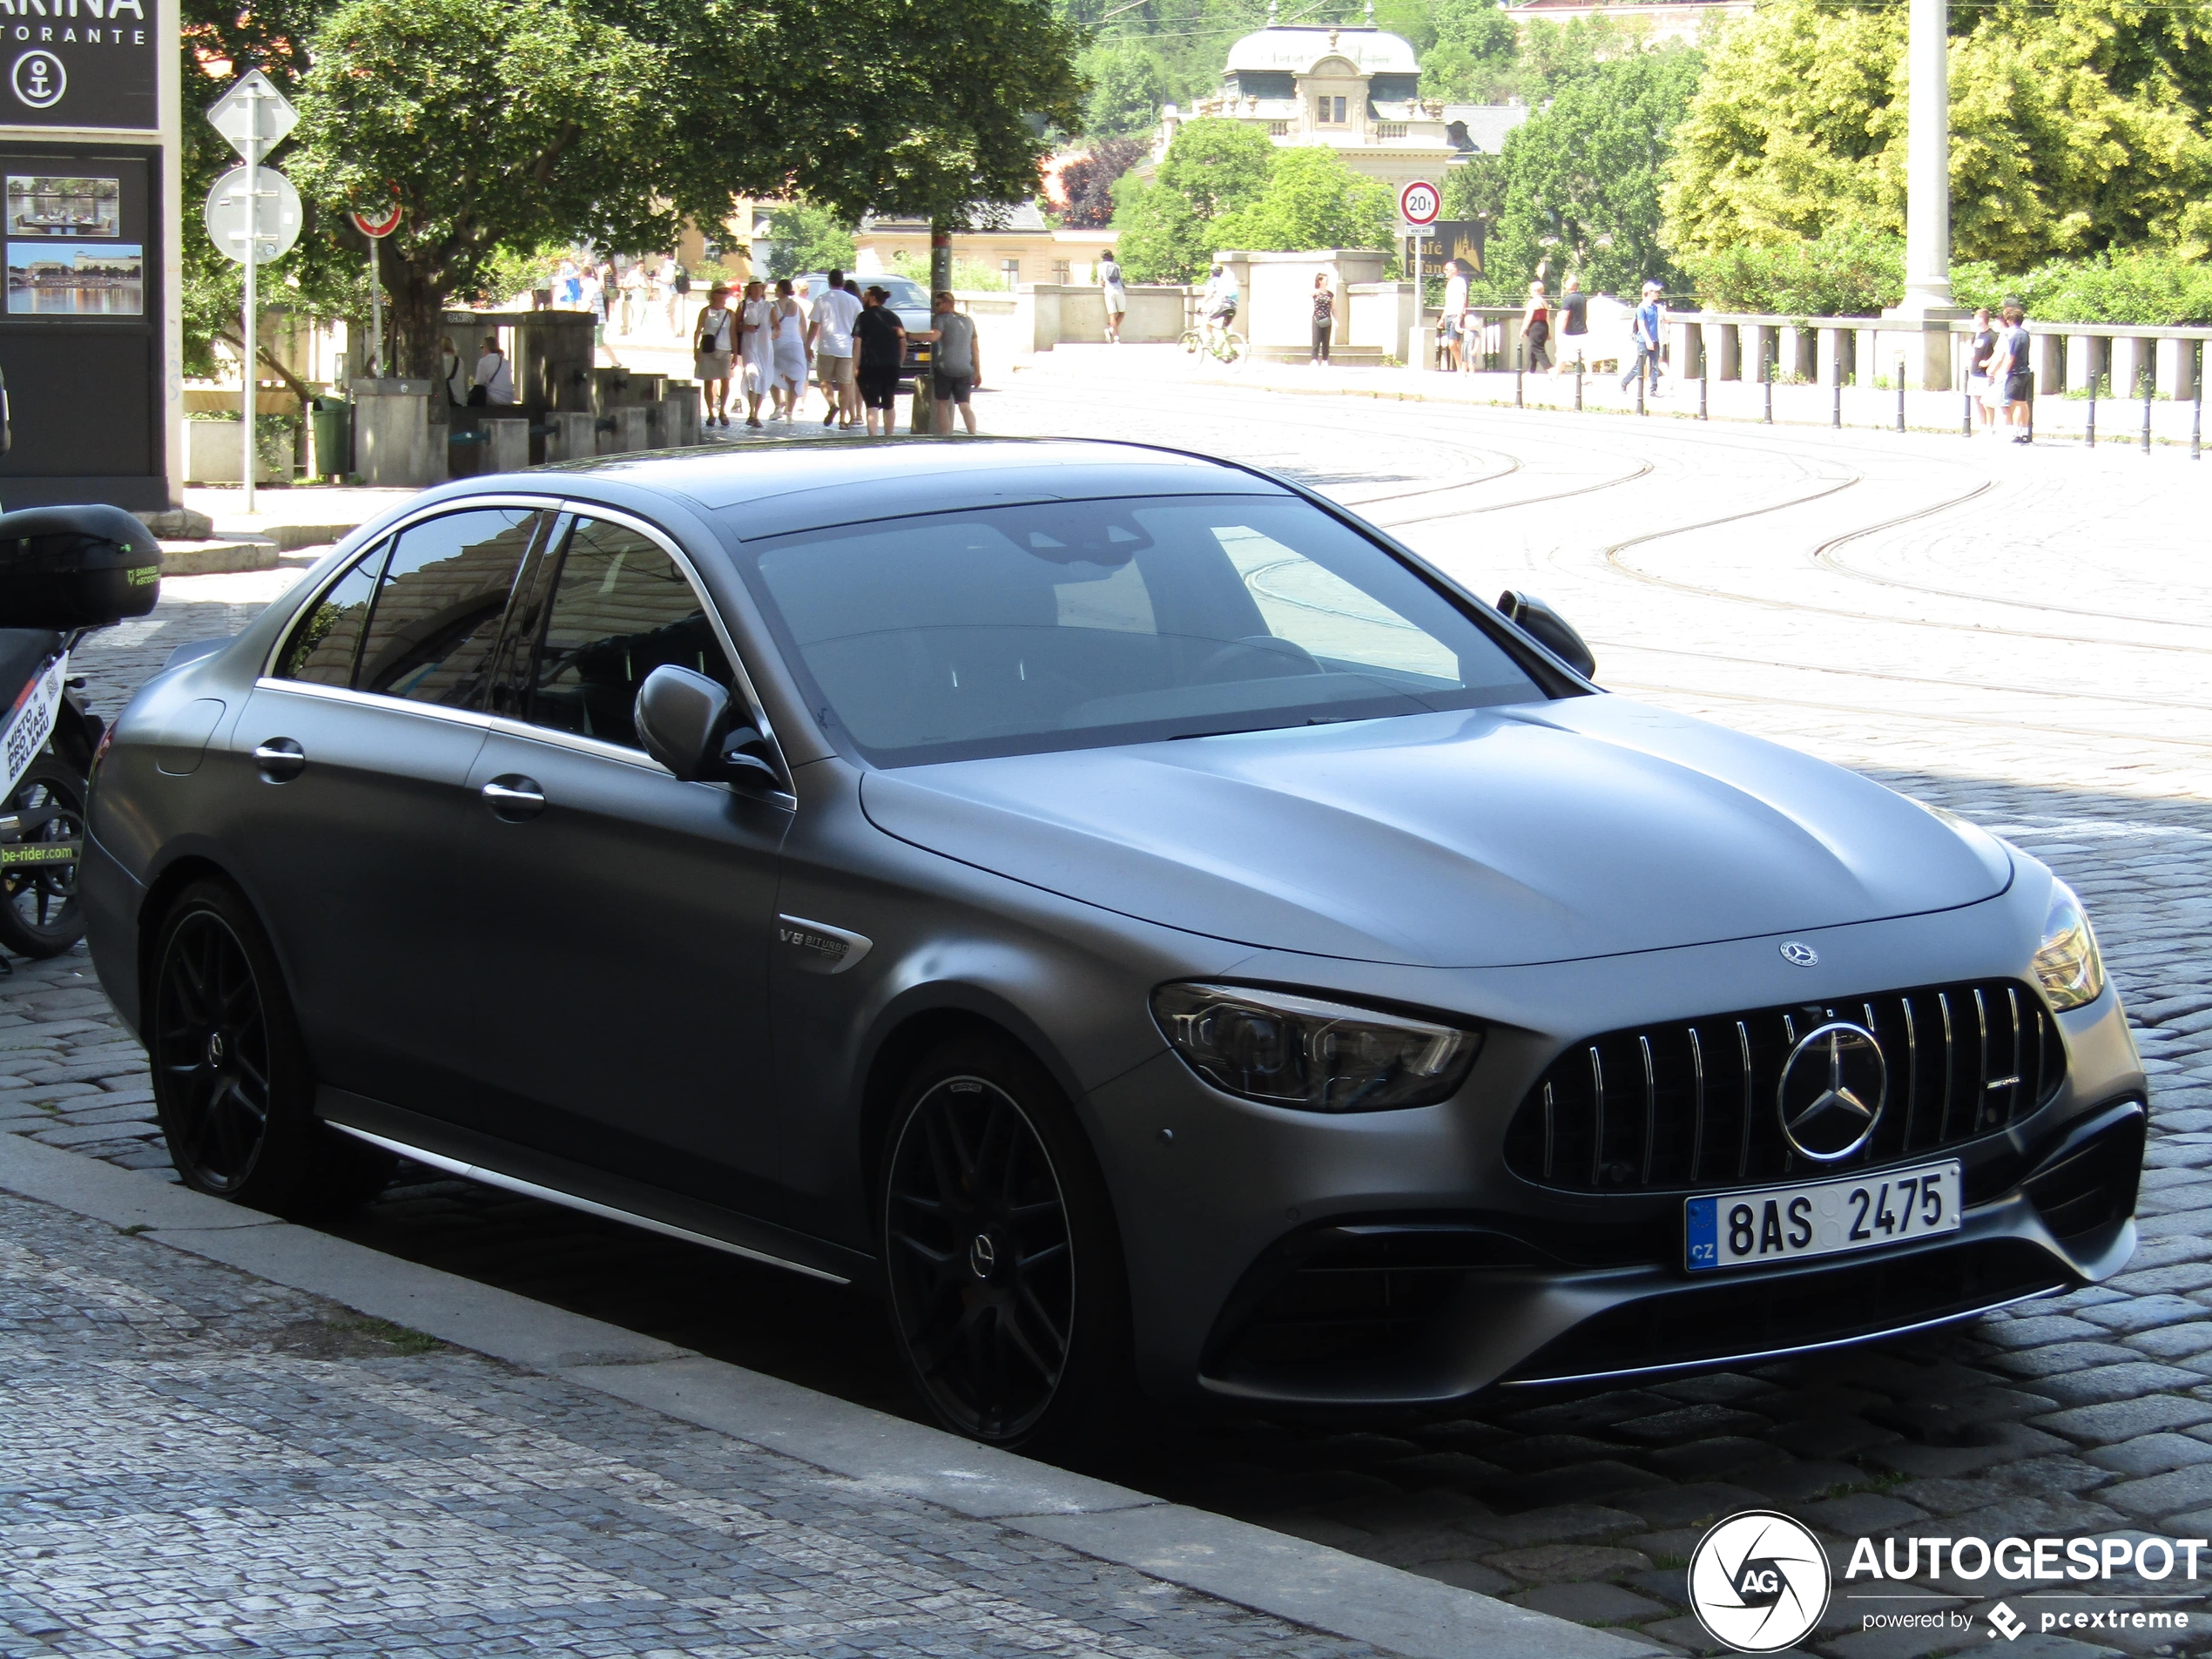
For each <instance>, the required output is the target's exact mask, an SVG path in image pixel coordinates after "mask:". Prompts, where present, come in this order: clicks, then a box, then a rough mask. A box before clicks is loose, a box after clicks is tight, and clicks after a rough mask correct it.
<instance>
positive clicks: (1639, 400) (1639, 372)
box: [1636, 366, 1649, 415]
mask: <svg viewBox="0 0 2212 1659" xmlns="http://www.w3.org/2000/svg"><path fill="white" fill-rule="evenodd" d="M1636 413H1637V414H1638V415H1644V414H1648V413H1649V411H1648V410H1647V409H1645V408H1644V407H1643V369H1642V367H1641V366H1639V367H1638V368H1637V369H1636Z"/></svg>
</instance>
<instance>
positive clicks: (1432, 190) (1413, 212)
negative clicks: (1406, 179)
mask: <svg viewBox="0 0 2212 1659" xmlns="http://www.w3.org/2000/svg"><path fill="white" fill-rule="evenodd" d="M1443 206H1444V198H1443V195H1442V193H1441V192H1439V191H1438V189H1437V188H1436V186H1435V185H1432V184H1430V183H1428V182H1427V181H1426V180H1425V179H1415V180H1414V181H1413V183H1412V184H1410V185H1406V188H1405V189H1403V190H1401V191H1399V192H1398V211H1399V213H1400V214H1402V215H1403V216H1404V218H1405V219H1406V223H1407V224H1409V225H1433V224H1434V223H1435V222H1436V216H1437V214H1438V213H1439V212H1440V211H1442V209H1443Z"/></svg>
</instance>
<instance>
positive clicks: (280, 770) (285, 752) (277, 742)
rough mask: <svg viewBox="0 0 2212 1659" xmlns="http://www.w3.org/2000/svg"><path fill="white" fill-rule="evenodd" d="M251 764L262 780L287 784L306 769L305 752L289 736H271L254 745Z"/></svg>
mask: <svg viewBox="0 0 2212 1659" xmlns="http://www.w3.org/2000/svg"><path fill="white" fill-rule="evenodd" d="M253 764H254V765H256V766H258V767H259V768H260V772H261V778H262V781H263V782H265V783H272V784H288V783H290V782H291V781H292V780H293V779H294V778H297V777H298V776H299V775H300V773H301V772H305V771H307V751H306V750H305V749H302V748H301V747H300V745H298V744H297V743H294V742H293V740H292V739H291V738H270V739H268V741H267V742H266V743H261V744H258V745H255V746H254V750H253Z"/></svg>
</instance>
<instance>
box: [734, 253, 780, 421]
mask: <svg viewBox="0 0 2212 1659" xmlns="http://www.w3.org/2000/svg"><path fill="white" fill-rule="evenodd" d="M738 356H739V357H740V358H741V359H742V360H743V367H742V368H741V369H740V371H739V384H740V385H741V386H742V387H743V388H744V389H745V424H746V425H747V426H749V427H759V426H760V425H761V424H762V422H761V419H760V401H761V399H763V398H765V397H766V396H767V395H768V388H770V387H772V386H773V385H774V384H775V381H776V334H775V318H774V316H773V315H772V308H771V307H770V306H769V304H768V285H767V284H766V283H765V282H762V281H759V280H753V281H751V282H748V283H746V284H745V300H744V303H743V305H742V306H741V307H739V308H738Z"/></svg>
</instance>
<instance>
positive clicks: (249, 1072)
mask: <svg viewBox="0 0 2212 1659" xmlns="http://www.w3.org/2000/svg"><path fill="white" fill-rule="evenodd" d="M152 960H153V973H152V979H151V981H150V983H149V989H148V995H147V997H146V1008H147V1019H146V1051H147V1056H148V1058H149V1059H150V1060H151V1061H152V1069H153V1094H154V1102H155V1107H156V1110H157V1112H158V1116H159V1118H160V1121H161V1132H162V1134H163V1136H164V1137H165V1139H166V1140H167V1142H168V1144H169V1159H170V1162H171V1163H173V1164H175V1165H176V1168H177V1173H178V1174H179V1176H181V1177H184V1182H185V1185H186V1186H188V1187H192V1188H193V1189H194V1190H198V1191H200V1192H206V1193H210V1194H212V1195H213V1196H214V1197H219V1198H230V1199H233V1200H234V1201H236V1202H237V1203H239V1204H249V1205H251V1206H252V1207H253V1208H254V1209H256V1210H266V1211H270V1212H271V1213H273V1214H275V1215H281V1216H292V1217H301V1218H306V1217H314V1216H321V1215H334V1214H338V1213H340V1212H342V1211H347V1210H350V1209H353V1208H354V1207H355V1206H357V1205H359V1204H363V1203H365V1202H367V1201H368V1199H369V1198H372V1197H374V1196H375V1195H376V1193H377V1192H378V1191H379V1190H381V1189H382V1187H383V1185H384V1184H385V1182H386V1181H388V1179H390V1177H391V1173H392V1168H393V1163H394V1160H393V1158H392V1157H391V1156H390V1155H389V1154H388V1153H385V1152H381V1151H379V1150H376V1149H375V1148H374V1147H370V1146H366V1145H363V1144H361V1143H358V1142H355V1141H351V1140H348V1139H347V1138H346V1137H344V1136H341V1135H339V1134H338V1133H337V1132H336V1131H335V1130H332V1129H330V1128H329V1127H328V1126H327V1125H326V1124H324V1123H322V1122H321V1121H320V1119H318V1118H317V1117H316V1116H315V1115H314V1071H313V1069H312V1068H310V1066H309V1065H308V1063H307V1047H306V1045H305V1043H304V1042H302V1041H301V1040H300V1026H299V1022H298V1020H297V1019H296V1018H295V1017H294V1015H293V1011H292V999H291V997H290V996H289V995H287V992H286V990H285V985H284V975H283V974H282V973H281V971H280V969H279V968H278V967H277V960H276V952H275V951H274V949H273V948H272V947H271V946H270V944H269V941H268V935H267V934H266V933H265V932H263V931H262V927H261V924H260V921H259V920H258V919H257V918H256V917H255V916H254V914H253V907H251V906H249V905H248V904H247V903H246V900H245V899H244V898H242V897H241V896H240V895H239V894H238V892H237V891H236V890H235V889H234V888H233V887H228V886H226V884H224V883H222V882H219V881H212V880H208V881H197V882H194V883H193V884H192V886H191V887H187V888H185V891H184V892H183V893H182V894H179V896H178V899H177V901H176V902H175V903H174V904H173V905H172V906H171V907H170V909H169V913H168V914H167V915H166V916H165V917H164V918H163V920H162V923H161V931H160V934H159V935H158V938H157V939H156V941H155V943H154V950H153V958H152Z"/></svg>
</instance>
